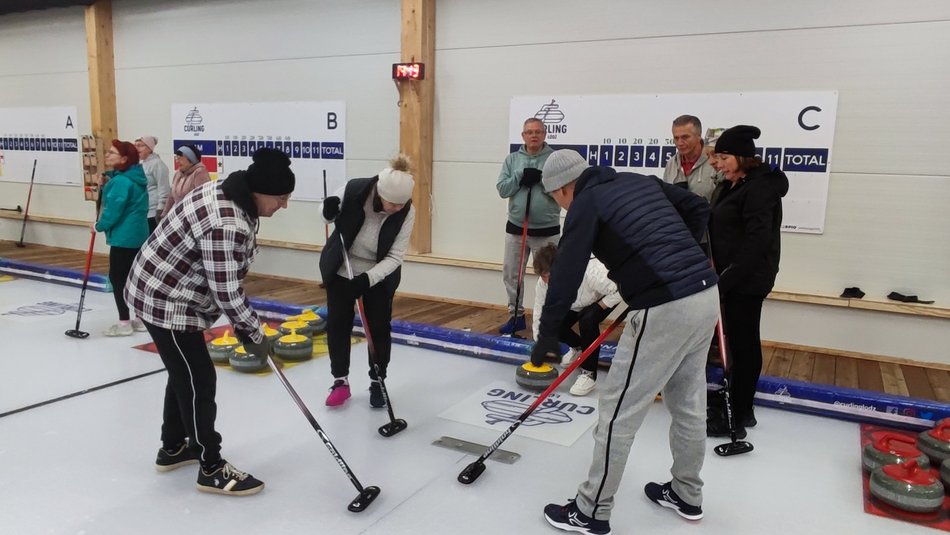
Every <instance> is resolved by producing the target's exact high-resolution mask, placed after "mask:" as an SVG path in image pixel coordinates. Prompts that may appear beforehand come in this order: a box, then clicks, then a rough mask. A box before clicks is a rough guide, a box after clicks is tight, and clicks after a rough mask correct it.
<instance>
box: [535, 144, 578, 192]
mask: <svg viewBox="0 0 950 535" xmlns="http://www.w3.org/2000/svg"><path fill="white" fill-rule="evenodd" d="M588 167H590V166H589V165H588V164H587V160H585V159H584V157H583V156H581V155H580V154H578V152H577V151H574V150H571V149H560V150H556V151H554V152H552V153H551V155H550V156H548V159H547V161H545V162H544V169H542V170H541V177H542V178H541V182H543V183H544V191H546V192H548V193H551V192H552V191H554V190H556V189H559V188H563V187H564V186H566V185H568V184H570V183H571V182H573V181H575V180H577V177H579V176H581V173H583V172H584V170H585V169H587V168H588Z"/></svg>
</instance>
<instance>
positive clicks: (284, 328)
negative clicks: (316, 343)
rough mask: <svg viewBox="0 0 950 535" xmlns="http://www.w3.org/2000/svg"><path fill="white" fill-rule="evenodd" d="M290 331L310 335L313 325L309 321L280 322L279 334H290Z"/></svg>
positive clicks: (311, 334)
mask: <svg viewBox="0 0 950 535" xmlns="http://www.w3.org/2000/svg"><path fill="white" fill-rule="evenodd" d="M291 332H296V333H297V334H301V335H303V336H307V337H310V336H313V327H311V326H310V324H309V323H307V322H305V321H299V320H292V321H285V322H284V323H281V324H280V334H281V335H285V334H290V333H291Z"/></svg>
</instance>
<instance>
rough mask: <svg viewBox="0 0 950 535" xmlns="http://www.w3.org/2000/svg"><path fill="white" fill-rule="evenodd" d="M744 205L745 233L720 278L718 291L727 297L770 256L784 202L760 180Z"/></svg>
mask: <svg viewBox="0 0 950 535" xmlns="http://www.w3.org/2000/svg"><path fill="white" fill-rule="evenodd" d="M746 187H747V188H748V189H747V190H746V197H745V202H743V204H742V214H741V216H742V225H743V232H742V238H741V240H742V241H741V243H740V244H739V247H738V249H737V250H736V254H735V256H734V257H733V259H732V262H731V263H730V264H729V265H728V266H725V268H723V270H722V273H721V275H720V277H719V291H720V292H721V293H722V294H725V293H728V292H729V290H731V289H732V288H733V287H735V286H736V285H737V284H739V283H740V282H741V281H743V280H745V279H746V278H747V277H749V276H750V275H752V272H753V270H754V269H755V266H756V265H757V264H759V263H761V261H762V259H763V258H765V256H766V255H767V254H768V250H769V247H770V246H771V243H772V220H773V216H774V213H773V212H774V211H775V206H776V204H777V203H779V202H781V198H780V197H779V196H778V195H777V194H776V193H775V191H774V190H773V189H772V188H770V187H769V185H768V184H766V183H765V182H764V179H762V178H759V179H756V180H752V181H749V182H748V183H747V184H746Z"/></svg>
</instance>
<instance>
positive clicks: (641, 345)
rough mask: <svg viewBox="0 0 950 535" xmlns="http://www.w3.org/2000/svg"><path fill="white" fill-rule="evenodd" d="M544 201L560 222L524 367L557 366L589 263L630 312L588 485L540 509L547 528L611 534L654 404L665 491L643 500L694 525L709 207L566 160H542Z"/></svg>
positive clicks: (715, 310) (707, 312)
mask: <svg viewBox="0 0 950 535" xmlns="http://www.w3.org/2000/svg"><path fill="white" fill-rule="evenodd" d="M542 177H543V178H542V182H543V183H544V189H545V191H548V192H550V193H551V196H552V197H554V199H555V200H556V201H557V202H558V204H559V205H560V206H561V207H562V208H564V209H566V210H567V218H566V220H565V221H564V233H563V234H562V237H561V241H560V243H559V244H558V254H557V257H556V258H555V261H554V264H553V266H552V267H551V275H550V282H549V286H548V293H547V297H546V299H545V302H544V307H543V309H542V312H541V322H540V334H539V336H538V342H537V343H536V344H535V346H534V349H533V350H532V353H531V361H532V362H533V363H535V364H539V363H540V362H541V361H542V360H543V359H544V358H546V357H552V356H557V353H558V349H559V347H558V344H557V334H558V329H559V327H560V324H561V322H562V320H563V318H564V316H565V314H567V312H568V310H569V309H570V307H571V303H573V302H574V300H575V297H576V294H577V288H578V286H579V285H580V283H581V280H582V279H583V277H584V271H585V269H586V267H587V262H588V259H589V258H590V254H591V253H593V254H594V256H596V257H597V259H598V260H600V261H601V262H603V264H604V266H606V267H607V271H608V277H609V278H610V279H611V280H612V281H614V282H615V283H617V288H618V290H619V292H620V295H621V297H623V300H624V301H626V303H627V305H629V308H630V311H629V315H628V316H627V319H626V322H625V326H624V331H623V335H622V336H621V338H620V342H619V343H618V345H617V350H616V353H615V355H614V357H613V361H612V362H611V365H610V371H609V373H608V374H607V377H606V378H605V379H602V380H601V381H598V382H600V383H602V387H601V388H600V404H599V417H598V422H597V426H596V427H595V429H594V456H593V462H592V463H591V466H590V469H589V472H588V478H587V480H586V481H584V482H583V483H582V484H581V485H580V487H579V488H578V489H577V496H576V499H575V500H574V501H572V502H569V503H568V504H566V505H558V504H549V505H548V506H547V507H545V509H544V514H545V517H546V518H547V519H548V521H549V522H550V523H551V524H552V525H554V526H555V527H558V528H561V529H565V530H576V527H577V526H578V525H582V526H584V529H585V530H586V532H587V533H609V532H610V525H609V519H610V514H611V510H612V509H613V505H614V494H615V493H616V492H617V489H618V487H619V485H620V480H621V477H622V476H623V471H624V468H625V467H626V463H627V456H628V455H629V453H630V447H631V446H632V444H633V439H634V436H635V435H636V433H637V430H638V429H639V427H640V424H641V423H642V422H643V418H644V416H645V415H646V412H647V410H648V409H649V408H650V406H652V405H653V400H654V397H655V396H656V393H657V392H659V391H661V390H662V391H663V400H664V404H665V405H666V407H667V408H668V409H669V411H670V413H671V415H672V417H673V418H672V424H671V425H670V433H669V437H670V450H671V453H672V455H673V466H672V469H671V472H672V476H673V477H672V481H670V482H667V483H665V484H658V483H649V484H648V485H647V486H646V489H645V491H646V494H647V496H648V497H649V498H650V499H651V500H653V501H654V502H657V503H661V502H662V503H661V504H662V505H664V506H666V507H671V508H674V509H676V510H677V511H678V512H679V514H680V515H681V516H685V517H687V518H690V519H699V518H702V514H703V513H702V486H703V480H702V479H701V478H700V475H699V474H700V470H701V469H702V466H703V458H704V457H705V453H706V426H705V422H706V373H705V370H706V355H707V353H708V351H709V343H710V340H711V338H712V334H713V330H714V328H715V325H716V319H717V317H718V315H719V292H718V290H717V289H716V282H717V278H716V274H715V272H714V271H713V270H712V267H711V266H710V265H709V260H708V259H707V258H706V255H705V254H703V251H702V249H701V248H700V246H699V240H700V238H701V237H702V236H703V233H704V232H705V229H706V223H707V220H708V217H709V203H707V202H706V200H705V199H703V198H702V197H699V196H697V195H695V194H693V193H690V192H688V191H686V190H685V189H683V188H680V187H678V186H674V185H672V184H668V183H666V182H664V181H662V180H660V179H659V178H657V177H655V176H644V175H639V174H634V173H618V172H617V171H615V170H614V169H612V168H610V167H589V166H588V164H587V160H586V159H585V158H583V157H582V156H581V155H580V154H578V153H577V152H574V151H572V150H558V151H555V152H554V153H553V154H551V156H549V157H548V160H547V162H545V164H544V169H543V171H542Z"/></svg>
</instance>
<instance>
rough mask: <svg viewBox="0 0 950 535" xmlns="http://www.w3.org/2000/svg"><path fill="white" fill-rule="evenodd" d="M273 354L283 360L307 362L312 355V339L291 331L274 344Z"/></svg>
mask: <svg viewBox="0 0 950 535" xmlns="http://www.w3.org/2000/svg"><path fill="white" fill-rule="evenodd" d="M274 354H276V355H277V356H278V357H280V358H282V359H284V360H307V359H309V358H310V357H311V356H312V355H313V338H310V337H307V336H304V335H302V334H297V332H296V330H293V329H291V331H290V334H285V335H284V336H281V337H280V338H278V339H277V341H276V342H274Z"/></svg>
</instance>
